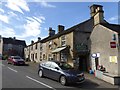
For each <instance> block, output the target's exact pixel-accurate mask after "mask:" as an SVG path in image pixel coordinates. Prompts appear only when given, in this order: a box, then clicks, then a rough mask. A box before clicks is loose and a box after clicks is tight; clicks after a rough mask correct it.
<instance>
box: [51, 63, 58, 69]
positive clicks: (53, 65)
mask: <svg viewBox="0 0 120 90" xmlns="http://www.w3.org/2000/svg"><path fill="white" fill-rule="evenodd" d="M50 67H51V68H53V69H55V67H59V66H58V65H57V64H56V63H55V62H51V66H50Z"/></svg>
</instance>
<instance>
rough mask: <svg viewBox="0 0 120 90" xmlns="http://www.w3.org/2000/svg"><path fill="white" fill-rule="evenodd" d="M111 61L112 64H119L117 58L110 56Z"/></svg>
mask: <svg viewBox="0 0 120 90" xmlns="http://www.w3.org/2000/svg"><path fill="white" fill-rule="evenodd" d="M109 59H110V62H111V63H117V56H110V57H109Z"/></svg>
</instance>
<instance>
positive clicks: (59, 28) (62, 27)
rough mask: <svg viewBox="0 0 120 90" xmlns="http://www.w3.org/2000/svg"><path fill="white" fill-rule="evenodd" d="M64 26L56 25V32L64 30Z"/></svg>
mask: <svg viewBox="0 0 120 90" xmlns="http://www.w3.org/2000/svg"><path fill="white" fill-rule="evenodd" d="M64 29H65V27H64V26H62V25H58V33H60V32H62V31H64Z"/></svg>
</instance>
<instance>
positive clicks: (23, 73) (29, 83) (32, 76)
mask: <svg viewBox="0 0 120 90" xmlns="http://www.w3.org/2000/svg"><path fill="white" fill-rule="evenodd" d="M1 66H2V88H3V90H4V88H9V89H10V88H16V89H17V88H21V89H25V88H26V89H27V88H30V89H32V88H33V90H34V89H39V88H42V89H49V90H58V89H71V90H84V89H98V88H99V89H102V90H103V89H105V90H106V89H109V90H110V89H111V90H118V86H114V85H111V84H109V83H107V82H104V81H102V80H99V79H97V78H95V77H94V76H93V75H90V74H88V73H85V77H86V80H85V82H83V83H81V84H74V85H69V86H63V85H61V84H60V83H59V82H57V81H54V80H51V79H49V78H40V77H39V76H38V74H37V72H38V63H33V62H30V63H27V65H26V66H14V65H11V64H7V62H6V61H2V64H1ZM11 90H12V89H11Z"/></svg>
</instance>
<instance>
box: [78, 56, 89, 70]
mask: <svg viewBox="0 0 120 90" xmlns="http://www.w3.org/2000/svg"><path fill="white" fill-rule="evenodd" d="M79 70H80V71H87V56H79Z"/></svg>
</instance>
